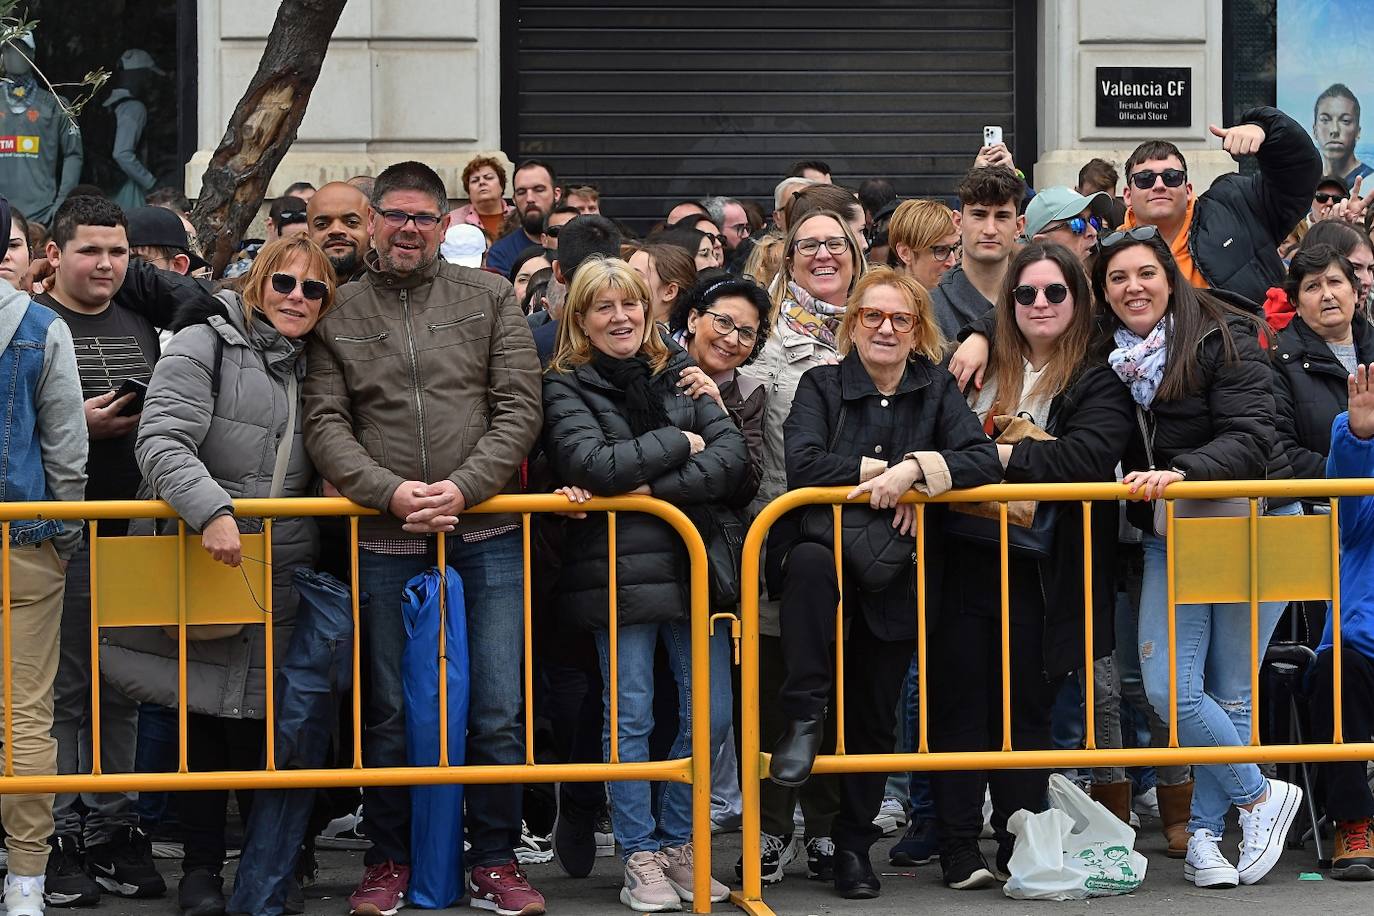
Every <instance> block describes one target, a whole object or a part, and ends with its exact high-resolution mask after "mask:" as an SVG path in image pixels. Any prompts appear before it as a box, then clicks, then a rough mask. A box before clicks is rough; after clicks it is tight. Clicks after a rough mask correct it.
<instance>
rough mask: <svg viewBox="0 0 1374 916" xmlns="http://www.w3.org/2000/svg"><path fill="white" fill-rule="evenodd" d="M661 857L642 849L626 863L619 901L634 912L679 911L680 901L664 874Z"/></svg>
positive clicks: (680, 907) (659, 854)
mask: <svg viewBox="0 0 1374 916" xmlns="http://www.w3.org/2000/svg"><path fill="white" fill-rule="evenodd" d="M663 864H664V859H663V854H662V853H657V852H648V851H647V850H642V851H640V852H637V853H635V854H634V855H632V856H630V857H629V858H628V859H626V860H625V886H624V887H622V888H621V889H620V902H621V903H623V904H625V905H626V906H627V907H629V908H630V909H632V910H634V911H635V912H636V913H663V912H666V911H668V910H680V909H682V898H681V897H679V896H678V895H677V891H675V890H673V886H672V885H671V884H669V883H668V879H667V877H666V876H664V874H663Z"/></svg>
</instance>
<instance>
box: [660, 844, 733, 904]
mask: <svg viewBox="0 0 1374 916" xmlns="http://www.w3.org/2000/svg"><path fill="white" fill-rule="evenodd" d="M659 858H660V860H661V861H662V863H663V877H665V878H667V879H668V883H669V884H671V885H672V886H673V890H675V891H677V895H678V896H679V897H681V898H682V899H683V900H684V901H686V902H687V903H691V902H692V899H693V898H692V886H693V884H692V879H693V876H694V875H695V874H696V870H695V868H694V866H693V863H692V844H691V843H687V844H686V845H684V846H665V847H664V848H663V849H662V850H661V851H660V852H659ZM729 896H730V888H728V887H726V886H725V885H724V884H721V883H720V882H719V881H717V880H716V879H715V878H714V877H713V878H712V879H711V902H712V903H720V902H721V901H723V900H726V899H728V898H729Z"/></svg>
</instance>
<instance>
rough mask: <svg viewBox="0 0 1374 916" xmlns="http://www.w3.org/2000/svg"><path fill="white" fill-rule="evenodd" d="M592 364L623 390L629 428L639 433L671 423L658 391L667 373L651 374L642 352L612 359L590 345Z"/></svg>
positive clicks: (607, 379)
mask: <svg viewBox="0 0 1374 916" xmlns="http://www.w3.org/2000/svg"><path fill="white" fill-rule="evenodd" d="M592 365H593V366H594V367H595V368H596V371H597V372H600V373H601V377H602V378H604V379H605V380H606V381H608V382H610V383H611V384H612V385H614V386H615V387H616V388H619V389H620V390H621V391H622V392H624V393H625V419H626V420H628V421H629V423H630V432H632V433H634V434H635V435H636V436H642V435H644V434H645V433H647V432H652V431H653V430H656V429H662V428H663V427H665V426H672V425H673V421H672V420H671V419H670V418H669V417H668V411H667V409H666V408H665V407H664V406H663V395H662V393H661V391H660V389H661V388H662V383H663V379H665V378H666V377H667V373H659V375H658V377H657V378H655V377H654V376H653V374H652V370H651V369H650V368H649V361H648V360H647V359H645V358H644V357H643V356H642V355H639V354H636V355H634V356H631V357H630V358H629V359H616V358H615V357H614V356H607V355H606V354H605V353H602V352H601V351H600V350H597V349H595V348H593V349H592Z"/></svg>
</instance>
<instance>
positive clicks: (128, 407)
mask: <svg viewBox="0 0 1374 916" xmlns="http://www.w3.org/2000/svg"><path fill="white" fill-rule="evenodd" d="M126 394H132V395H133V396H134V399H133V400H132V401H130V402H129V403H127V404H125V405H124V406H123V407H121V408H120V409H119V415H120V416H121V417H132V416H134V415H135V414H140V413H143V399H144V397H146V396H147V394H148V383H147V382H140V381H139V380H138V379H136V378H128V379H125V380H124V384H122V385H120V386H119V390H118V391H116V392H115V400H116V401H118V400H119V399H120V398H122V397H124V396H125V395H126Z"/></svg>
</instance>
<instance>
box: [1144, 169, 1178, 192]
mask: <svg viewBox="0 0 1374 916" xmlns="http://www.w3.org/2000/svg"><path fill="white" fill-rule="evenodd" d="M1156 178H1163V179H1164V187H1166V188H1177V187H1182V185H1183V183H1184V182H1185V181H1187V180H1188V173H1187V172H1185V171H1183V169H1164V170H1163V171H1159V172H1156V171H1154V170H1153V169H1141V170H1140V171H1138V172H1133V173H1132V174H1131V184H1133V185H1135V186H1136V188H1138V189H1139V190H1141V191H1148V190H1150V188H1153V187H1154V186H1155V179H1156Z"/></svg>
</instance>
